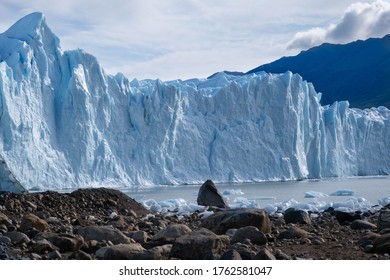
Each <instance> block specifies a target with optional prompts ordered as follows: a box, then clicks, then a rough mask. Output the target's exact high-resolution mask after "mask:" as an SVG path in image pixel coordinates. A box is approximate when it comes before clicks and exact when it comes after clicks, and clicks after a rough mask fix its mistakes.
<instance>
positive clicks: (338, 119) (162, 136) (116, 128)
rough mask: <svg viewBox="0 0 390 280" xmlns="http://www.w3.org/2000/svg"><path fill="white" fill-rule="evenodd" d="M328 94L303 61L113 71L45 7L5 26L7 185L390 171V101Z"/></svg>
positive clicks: (1, 114) (0, 159) (1, 50)
mask: <svg viewBox="0 0 390 280" xmlns="http://www.w3.org/2000/svg"><path fill="white" fill-rule="evenodd" d="M320 99H321V94H318V93H316V91H315V90H314V87H313V85H312V84H311V83H308V82H306V81H304V80H303V79H302V77H301V76H299V75H297V74H292V73H291V72H286V73H283V74H266V73H264V72H262V73H258V74H248V75H230V74H228V73H218V74H216V75H214V76H213V77H212V78H210V79H191V80H186V81H181V80H174V81H169V82H162V81H160V80H136V79H135V80H132V81H129V80H128V79H127V78H126V77H124V76H123V75H122V74H117V75H115V76H112V75H107V74H106V73H105V72H104V70H103V69H102V67H101V66H100V64H99V63H98V61H97V59H96V58H95V57H93V56H92V55H90V54H88V53H85V52H84V51H82V50H72V51H63V50H62V49H61V47H60V40H59V39H58V37H57V36H55V34H54V33H53V32H52V31H51V29H50V28H49V26H48V25H47V24H46V21H45V18H44V16H43V15H42V14H41V13H33V14H31V15H28V16H26V17H25V18H23V19H21V20H20V21H18V22H17V23H16V24H15V25H14V26H12V27H11V28H10V29H9V30H7V31H6V32H4V33H2V34H0V189H2V190H12V191H21V190H23V189H26V190H50V189H52V190H62V189H66V188H76V187H77V188H79V187H91V186H101V185H104V186H106V187H118V186H121V187H122V186H131V185H162V184H165V185H167V184H169V185H171V184H194V183H202V182H204V181H205V180H206V179H212V180H214V181H215V182H250V181H263V180H297V179H305V178H321V177H329V176H353V175H378V174H390V149H388V147H390V129H389V128H390V122H389V117H390V111H389V110H388V109H386V108H385V107H379V108H373V109H366V110H360V109H350V108H349V104H348V102H335V103H334V104H332V105H331V106H321V104H320Z"/></svg>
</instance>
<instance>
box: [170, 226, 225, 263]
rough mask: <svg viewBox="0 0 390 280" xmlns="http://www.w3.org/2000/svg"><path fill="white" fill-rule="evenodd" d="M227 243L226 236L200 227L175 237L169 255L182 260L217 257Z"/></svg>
mask: <svg viewBox="0 0 390 280" xmlns="http://www.w3.org/2000/svg"><path fill="white" fill-rule="evenodd" d="M228 243H229V237H228V236H226V235H216V234H215V233H213V232H212V231H210V230H208V229H205V228H201V229H199V230H196V231H193V232H190V233H188V234H186V235H183V236H181V237H179V238H177V239H176V240H175V242H174V243H173V246H172V250H171V255H170V256H171V258H179V259H184V260H208V259H218V258H219V255H220V254H221V253H222V252H223V251H224V250H225V249H226V247H227V245H228Z"/></svg>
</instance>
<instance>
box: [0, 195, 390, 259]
mask: <svg viewBox="0 0 390 280" xmlns="http://www.w3.org/2000/svg"><path fill="white" fill-rule="evenodd" d="M210 210H212V211H214V214H211V215H208V216H207V217H206V215H205V216H204V215H203V214H204V213H202V212H194V213H192V214H190V215H187V216H181V215H179V214H178V213H175V212H174V211H173V212H168V213H165V214H164V215H162V214H159V213H151V212H150V211H149V210H148V209H146V208H145V207H143V206H142V205H141V204H139V203H138V202H136V201H135V200H134V199H132V198H130V197H128V196H127V195H125V194H123V193H122V192H120V191H118V190H114V189H106V188H96V189H79V190H77V191H74V192H72V193H57V192H52V191H47V192H41V193H28V194H15V193H9V192H1V193H0V259H2V260H7V259H13V260H20V259H32V260H53V259H54V260H60V259H83V260H95V259H110V260H121V259H138V260H160V259H216V260H217V259H226V260H235V259H244V260H249V259H271V260H272V259H283V260H290V259H291V260H300V259H314V260H325V259H330V260H336V259H341V260H389V259H390V206H389V207H384V208H382V209H381V210H380V211H375V212H374V211H373V212H370V211H369V212H365V213H361V212H354V213H345V212H339V211H335V210H334V209H328V210H327V211H324V212H321V213H307V212H304V211H300V210H295V209H288V210H286V211H285V212H283V213H277V214H275V215H268V214H267V213H266V212H265V211H263V210H261V209H220V208H211V209H210Z"/></svg>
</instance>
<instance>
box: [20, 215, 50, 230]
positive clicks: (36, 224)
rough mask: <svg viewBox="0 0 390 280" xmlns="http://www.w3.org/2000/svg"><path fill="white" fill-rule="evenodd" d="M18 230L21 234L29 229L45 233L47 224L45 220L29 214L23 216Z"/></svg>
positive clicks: (47, 227)
mask: <svg viewBox="0 0 390 280" xmlns="http://www.w3.org/2000/svg"><path fill="white" fill-rule="evenodd" d="M19 229H20V231H22V232H26V231H28V230H30V229H36V230H39V231H47V230H48V229H49V224H48V223H47V222H46V221H45V220H43V219H41V218H39V217H37V216H35V215H34V214H31V213H30V214H26V215H24V216H23V218H22V221H21V223H20V228H19Z"/></svg>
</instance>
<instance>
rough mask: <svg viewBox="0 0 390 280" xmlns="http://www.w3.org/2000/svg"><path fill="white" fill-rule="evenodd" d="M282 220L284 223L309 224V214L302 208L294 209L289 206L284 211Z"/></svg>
mask: <svg viewBox="0 0 390 280" xmlns="http://www.w3.org/2000/svg"><path fill="white" fill-rule="evenodd" d="M284 221H285V222H286V224H289V223H293V224H309V225H310V224H311V219H310V215H309V214H308V213H307V212H306V211H303V210H295V209H293V208H289V209H287V210H286V211H285V213H284Z"/></svg>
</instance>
